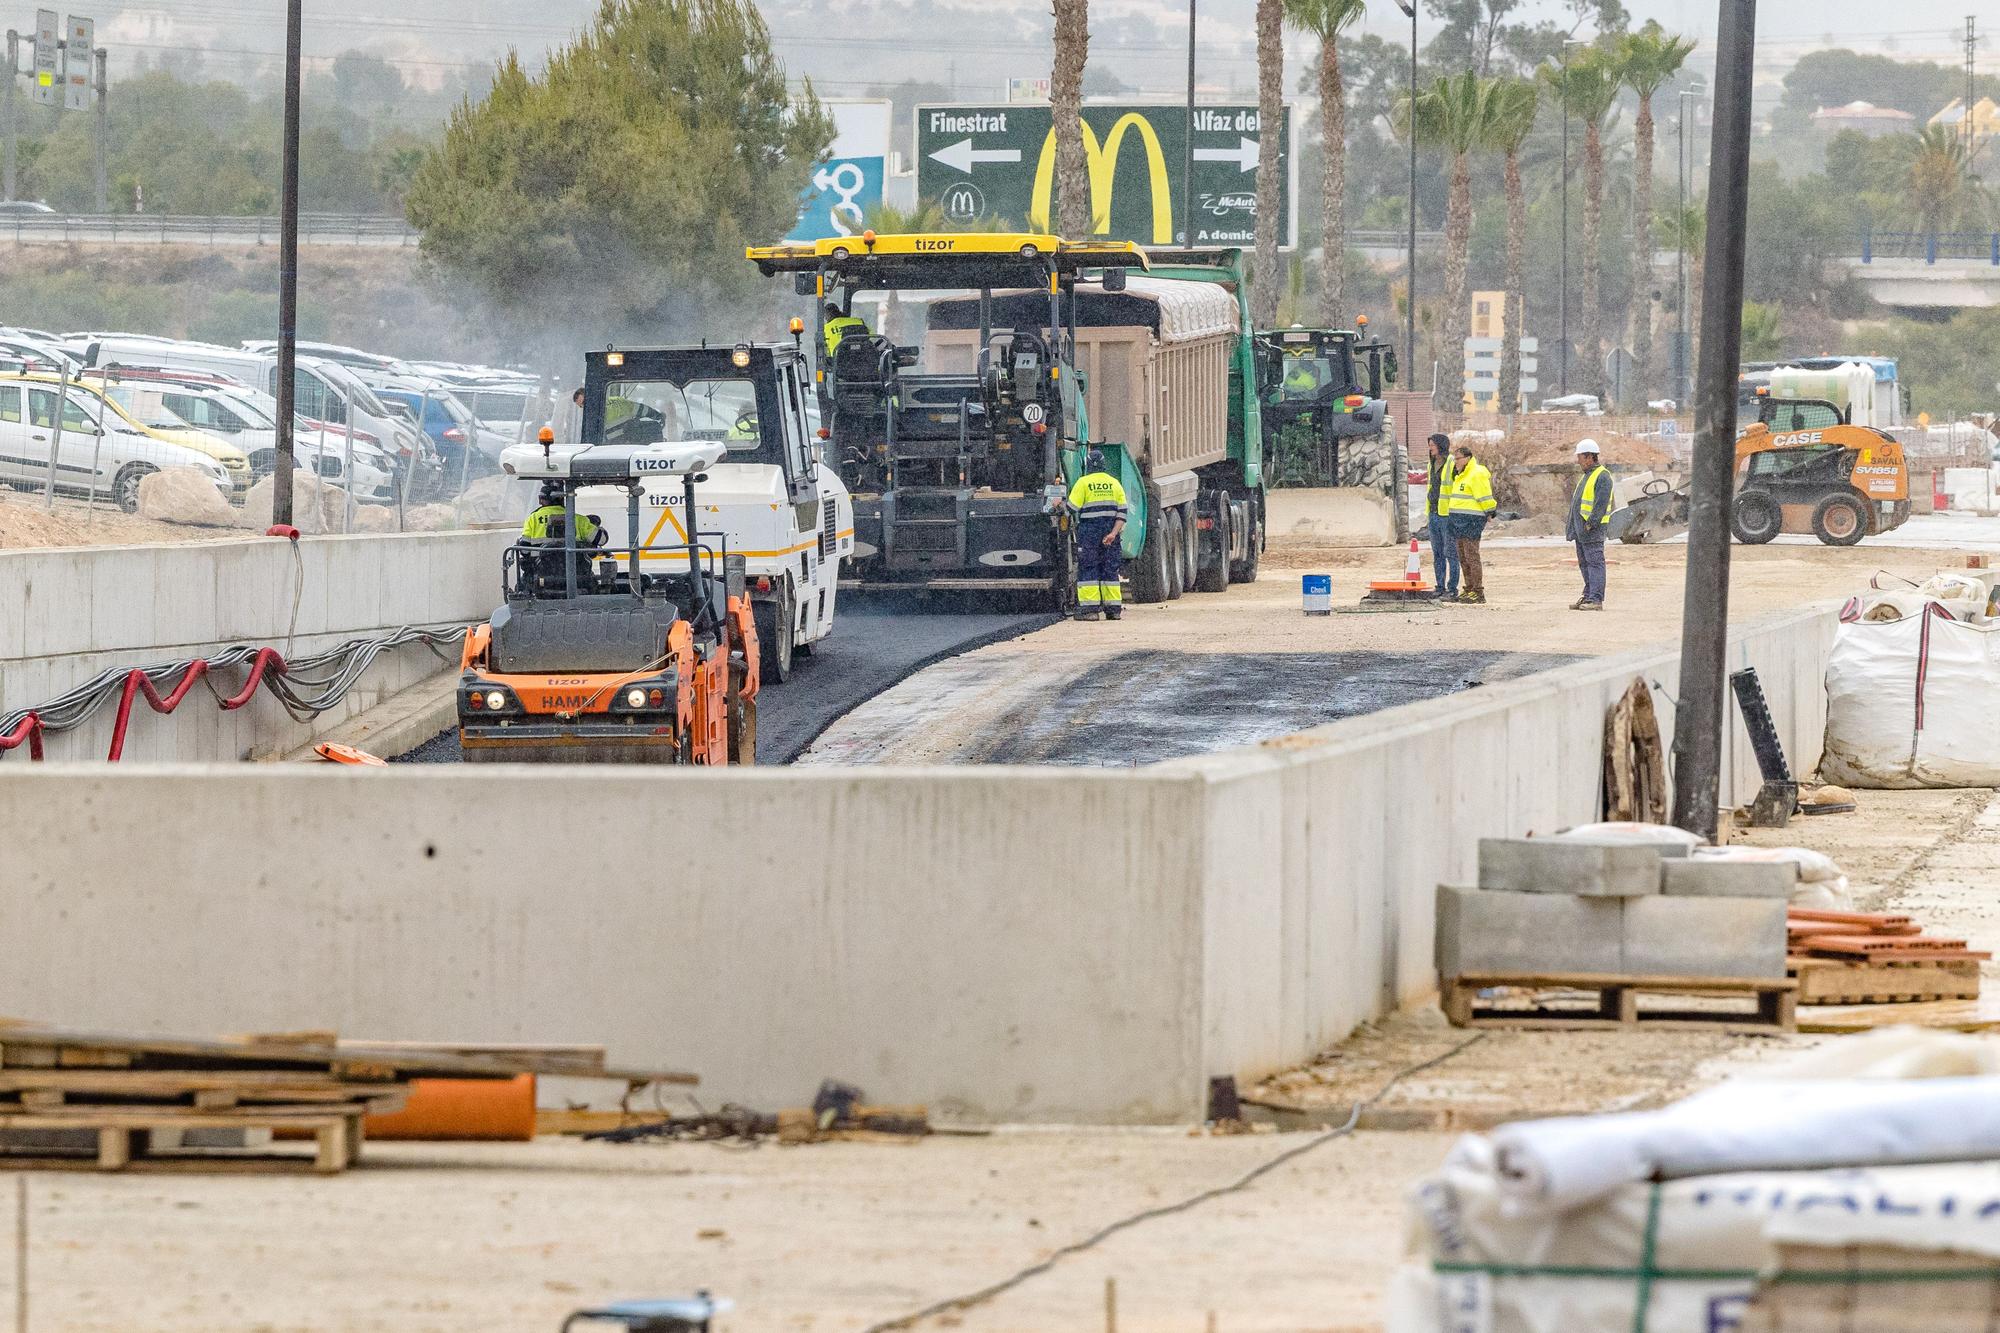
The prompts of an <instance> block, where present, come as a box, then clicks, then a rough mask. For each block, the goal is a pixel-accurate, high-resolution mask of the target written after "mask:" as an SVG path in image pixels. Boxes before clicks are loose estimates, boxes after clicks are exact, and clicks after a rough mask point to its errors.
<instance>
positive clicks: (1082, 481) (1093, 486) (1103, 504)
mask: <svg viewBox="0 0 2000 1333" xmlns="http://www.w3.org/2000/svg"><path fill="white" fill-rule="evenodd" d="M1069 507H1070V508H1071V509H1074V510H1075V511H1076V516H1077V519H1078V521H1079V522H1087V521H1089V520H1090V519H1093V518H1112V519H1117V518H1124V517H1125V515H1126V507H1125V487H1124V486H1123V485H1122V484H1120V482H1119V480H1118V478H1116V477H1114V476H1112V475H1111V474H1110V473H1109V472H1086V473H1085V474H1084V475H1083V476H1081V477H1078V478H1077V479H1076V485H1074V486H1072V487H1070V488H1069Z"/></svg>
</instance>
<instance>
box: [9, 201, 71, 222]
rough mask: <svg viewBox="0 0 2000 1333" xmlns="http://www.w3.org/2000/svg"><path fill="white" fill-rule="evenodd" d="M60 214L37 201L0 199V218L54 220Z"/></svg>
mask: <svg viewBox="0 0 2000 1333" xmlns="http://www.w3.org/2000/svg"><path fill="white" fill-rule="evenodd" d="M61 216H62V214H60V213H58V212H56V211H55V210H54V209H53V208H50V207H49V206H48V205H47V204H45V203H43V202H42V201H41V200H39V199H0V218H56V217H61Z"/></svg>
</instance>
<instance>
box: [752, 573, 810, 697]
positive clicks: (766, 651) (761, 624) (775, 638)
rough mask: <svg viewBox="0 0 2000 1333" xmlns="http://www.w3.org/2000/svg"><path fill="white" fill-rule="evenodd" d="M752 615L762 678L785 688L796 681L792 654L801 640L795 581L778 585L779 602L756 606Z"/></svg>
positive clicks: (787, 581)
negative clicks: (795, 603) (793, 587)
mask: <svg viewBox="0 0 2000 1333" xmlns="http://www.w3.org/2000/svg"><path fill="white" fill-rule="evenodd" d="M750 614H751V617H752V618H753V619H754V620H755V621H756V623H757V674H758V677H759V679H761V680H767V681H770V682H771V683H773V684H775V685H782V684H784V683H785V682H786V681H788V680H790V679H791V678H792V651H793V649H794V648H795V647H797V639H798V630H797V627H798V616H797V613H796V611H794V609H793V606H792V583H791V580H790V579H786V580H784V581H783V582H781V583H780V584H779V585H778V600H777V601H775V602H752V603H751V604H750Z"/></svg>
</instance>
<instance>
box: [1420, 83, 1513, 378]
mask: <svg viewBox="0 0 2000 1333" xmlns="http://www.w3.org/2000/svg"><path fill="white" fill-rule="evenodd" d="M1496 82H1497V81H1496V80H1493V79H1482V78H1480V77H1479V76H1478V75H1477V74H1474V73H1473V72H1472V71H1471V70H1467V71H1465V72H1464V73H1463V74H1460V75H1458V76H1457V77H1456V78H1450V77H1446V78H1440V79H1439V80H1438V81H1437V82H1436V83H1434V84H1432V85H1431V87H1430V88H1428V89H1427V90H1425V91H1423V92H1420V93H1418V94H1417V102H1416V108H1415V111H1416V115H1415V117H1414V120H1415V129H1416V135H1417V142H1418V143H1420V144H1428V145H1430V146H1431V147H1433V148H1442V149H1444V150H1445V151H1446V152H1448V153H1450V154H1451V188H1450V191H1449V192H1448V193H1447V195H1446V197H1445V199H1446V202H1445V212H1444V297H1443V301H1444V311H1443V314H1442V317H1441V319H1440V323H1441V324H1442V325H1443V329H1442V333H1443V339H1444V346H1443V348H1442V349H1440V350H1441V351H1442V357H1441V359H1440V360H1439V362H1438V379H1437V382H1438V384H1439V385H1440V386H1442V387H1444V388H1445V389H1446V395H1447V396H1446V398H1445V399H1444V402H1445V404H1447V405H1448V406H1449V407H1450V408H1451V409H1456V407H1457V405H1458V403H1459V402H1460V400H1461V399H1462V398H1463V396H1464V393H1465V340H1466V338H1467V337H1468V336H1469V335H1470V334H1471V332H1472V308H1471V306H1470V305H1469V304H1468V303H1467V301H1466V294H1465V263H1466V252H1467V250H1468V249H1470V247H1471V244H1472V154H1473V153H1474V151H1476V150H1477V149H1480V148H1483V147H1484V146H1485V145H1486V144H1487V143H1488V142H1489V140H1490V139H1491V137H1492V125H1491V120H1492V103H1491V99H1492V91H1493V86H1494V84H1495V83H1496ZM1405 119H1406V120H1407V119H1409V117H1408V115H1407V112H1406V113H1405Z"/></svg>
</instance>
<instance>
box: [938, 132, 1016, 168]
mask: <svg viewBox="0 0 2000 1333" xmlns="http://www.w3.org/2000/svg"><path fill="white" fill-rule="evenodd" d="M931 158H932V160H933V161H937V162H942V163H944V164H945V165H946V166H948V167H950V168H951V169H952V170H953V171H961V172H964V173H965V174H966V175H968V176H970V175H971V174H972V168H973V166H974V165H975V164H977V163H980V162H1019V161H1020V160H1021V150H1020V149H1018V148H974V147H973V146H972V140H970V139H960V140H959V141H958V142H957V143H955V144H948V145H946V146H945V147H943V148H940V149H938V150H937V151H936V152H935V153H932V154H931Z"/></svg>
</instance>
